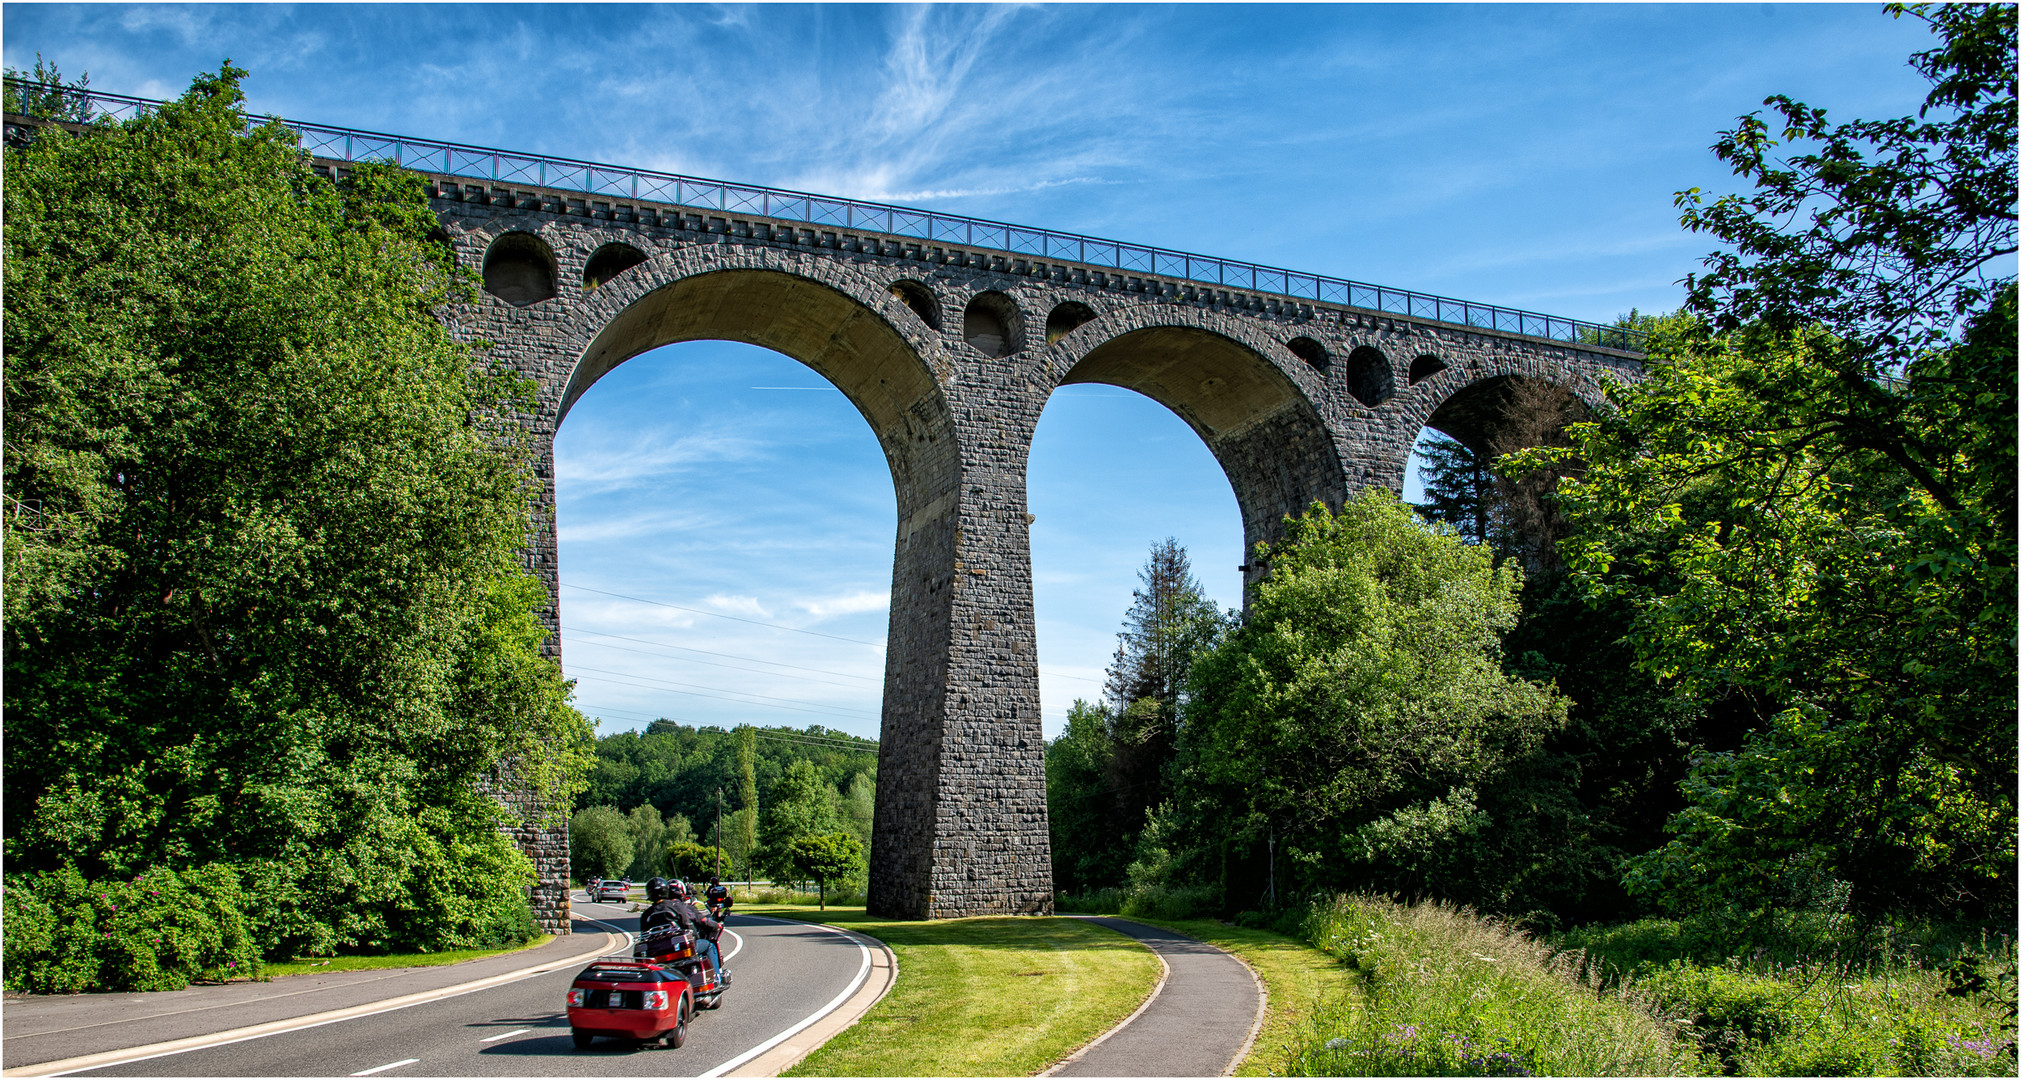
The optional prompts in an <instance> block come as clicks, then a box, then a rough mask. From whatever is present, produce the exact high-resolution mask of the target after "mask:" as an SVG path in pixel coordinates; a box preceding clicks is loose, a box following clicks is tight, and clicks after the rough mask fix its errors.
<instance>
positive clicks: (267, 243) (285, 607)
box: [4, 65, 588, 952]
mask: <svg viewBox="0 0 2021 1080" xmlns="http://www.w3.org/2000/svg"><path fill="white" fill-rule="evenodd" d="M244 74H245V73H244V72H243V71H240V70H238V69H236V68H232V67H230V66H229V65H226V66H225V67H223V68H221V69H220V70H219V71H218V72H217V73H216V74H212V75H204V76H201V77H199V78H197V79H196V80H195V82H194V83H193V85H192V87H191V89H190V91H189V92H188V93H187V94H186V95H184V96H183V98H182V99H181V100H179V101H177V102H174V103H171V104H169V105H167V106H164V107H163V108H162V109H161V110H160V111H159V112H157V113H154V114H152V115H148V116H144V117H140V118H137V119H134V120H131V121H127V122H123V123H112V122H109V121H99V122H96V123H94V124H92V125H90V126H87V127H85V128H83V129H82V130H80V131H78V132H76V133H71V132H66V131H64V130H62V129H59V128H54V127H51V128H46V129H44V130H43V131H42V132H41V133H39V134H38V136H37V137H36V138H35V139H34V140H33V141H32V143H31V144H30V145H28V146H26V147H25V148H18V149H17V148H11V147H10V148H9V149H8V150H7V151H6V159H7V160H6V165H7V174H8V175H7V184H6V186H5V193H4V195H5V202H6V208H5V212H6V221H7V229H6V231H5V245H6V252H5V261H4V274H5V287H6V299H5V303H6V322H5V328H4V335H5V338H4V340H5V349H6V355H7V365H6V370H5V390H6V397H7V419H8V422H7V425H6V431H5V463H4V469H5V473H4V480H5V494H6V500H5V503H6V505H5V541H6V542H5V570H6V582H5V594H4V595H5V599H4V609H5V622H6V625H5V631H4V640H5V649H6V654H5V666H6V688H7V710H8V717H7V720H8V730H7V733H8V748H7V750H8V752H7V760H6V784H7V792H8V808H9V810H10V813H9V814H8V815H7V820H6V855H7V860H8V873H9V883H10V890H9V891H10V893H11V892H12V891H13V886H14V885H15V884H16V883H17V882H18V881H19V880H21V879H19V878H18V875H21V874H24V873H31V874H32V873H36V872H44V871H55V870H58V869H59V868H61V869H66V870H75V871H76V872H77V873H79V874H81V875H83V876H84V877H86V878H90V879H98V878H104V877H118V878H125V877H131V876H132V875H134V874H136V873H141V872H143V871H145V870H147V869H148V868H150V867H153V866H157V865H166V866H170V867H176V868H183V867H199V866H204V865H209V864H218V863H221V864H227V865H229V866H231V867H233V868H234V872H236V873H238V874H239V875H240V877H241V878H242V879H243V880H244V881H245V883H246V890H247V892H248V894H249V895H251V896H254V897H256V898H257V902H256V903H255V904H254V905H253V908H252V912H251V914H252V917H253V919H254V930H255V934H256V937H257V939H258V940H259V941H260V942H261V947H262V950H263V951H268V952H274V951H285V950H299V949H327V948H332V947H336V946H340V945H358V946H392V945H395V944H403V945H407V946H410V947H413V946H419V947H441V946H446V945H450V944H454V943H457V942H460V941H469V940H475V939H476V938H479V937H483V936H486V935H487V934H488V933H489V931H486V930H483V929H482V928H481V927H479V926H478V923H482V922H484V921H485V920H494V921H495V920H496V919H510V918H514V917H515V916H512V915H511V914H510V912H511V909H513V908H515V907H516V908H517V910H518V912H519V915H518V916H516V917H517V918H520V919H523V918H524V912H525V903H524V894H523V891H522V890H523V887H524V885H525V884H527V882H528V875H529V873H530V868H529V867H528V865H527V863H526V861H525V859H524V858H523V857H522V856H521V855H519V853H518V852H517V851H516V850H515V849H514V848H513V847H512V845H511V844H510V842H509V841H508V840H507V839H506V838H505V837H504V836H502V835H501V833H500V831H499V827H500V825H501V824H503V823H505V821H506V820H507V811H506V809H505V808H504V807H502V806H501V805H500V804H499V803H498V802H496V801H495V800H493V799H492V798H490V797H487V796H485V795H483V794H480V792H479V785H480V784H491V785H493V786H494V787H495V788H497V789H503V790H515V789H516V790H524V791H527V792H528V793H529V794H530V797H531V801H530V803H529V804H528V805H527V806H526V807H522V808H521V809H522V811H523V812H526V813H533V812H536V811H537V808H538V807H542V806H545V807H549V808H553V809H555V810H557V811H559V810H563V809H565V808H566V806H567V804H568V803H569V801H570V800H571V799H572V797H573V794H574V787H575V785H576V783H577V779H576V778H577V777H578V776H579V774H580V770H581V768H582V765H583V759H584V755H585V752H586V743H587V740H588V727H587V725H586V723H585V722H584V721H583V720H582V718H581V717H580V715H579V714H577V713H576V712H575V710H574V709H572V708H571V707H570V706H569V705H568V703H567V702H568V696H569V689H568V687H567V685H566V684H565V683H563V682H562V680H561V678H560V675H559V672H558V671H557V670H556V668H555V666H554V664H552V663H551V662H549V661H548V660H546V659H545V658H543V656H542V655H541V645H542V643H543V641H544V639H545V637H546V632H545V630H544V629H543V628H542V626H541V624H540V622H539V621H538V620H537V619H536V618H535V614H534V613H535V611H536V610H537V608H538V607H539V606H541V605H542V604H544V603H545V591H544V590H543V589H542V588H541V587H540V586H539V585H538V584H537V583H536V582H534V581H533V580H532V579H531V578H529V577H528V576H527V575H526V574H525V573H524V572H523V571H522V570H521V567H520V563H519V554H518V553H519V548H520V546H521V543H522V541H523V536H524V530H525V521H526V515H527V512H528V510H529V508H530V505H531V503H530V492H531V487H530V470H529V469H528V462H529V457H528V450H527V448H526V447H524V446H521V445H518V444H516V443H515V442H513V441H512V440H511V439H510V438H509V434H510V432H511V431H512V430H514V429H513V428H511V426H510V425H492V424H488V423H486V422H485V420H484V418H485V417H502V416H507V415H510V414H511V413H512V412H513V411H514V410H515V409H519V408H523V407H524V404H525V400H526V387H525V385H524V384H523V382H521V381H519V380H517V379H514V378H510V377H507V376H503V375H497V374H487V373H485V372H484V371H483V370H482V368H481V365H477V364H475V363H474V362H473V357H472V355H471V351H470V349H469V348H468V347H466V346H463V345H460V344H458V343H456V342H454V341H452V340H451V339H450V337H449V335H448V334H447V332H446V330H445V329H444V327H443V325H442V324H441V322H440V321H439V320H438V319H437V317H436V315H435V312H436V311H437V310H438V309H439V308H441V307H442V306H443V305H444V304H445V303H448V302H450V301H452V300H455V299H457V298H459V297H462V296H466V295H468V286H467V284H466V283H465V282H464V281H463V280H462V278H461V277H460V276H459V274H458V272H457V271H456V269H455V267H454V263H453V260H452V259H451V258H450V257H449V253H448V251H447V249H446V248H444V247H442V246H440V245H438V244H436V243H434V242H432V241H431V240H430V239H429V235H428V230H429V229H431V228H432V227H433V222H432V219H431V218H430V217H429V216H428V214H427V205H426V200H425V197H424V193H423V191H422V189H421V187H420V184H419V181H418V179H417V178H415V177H413V176H411V175H410V174H405V173H402V172H400V171H398V170H395V169H392V168H391V167H383V166H373V165H363V166H360V167H358V168H357V169H356V170H355V172H354V174H353V176H352V178H351V179H350V180H349V181H347V182H346V183H345V184H344V185H342V186H341V187H340V186H337V185H333V184H331V183H330V182H328V181H327V180H324V179H321V178H319V177H317V176H316V175H314V174H313V173H312V172H311V171H310V170H309V168H308V162H307V160H306V159H305V157H304V156H303V155H302V153H301V152H300V150H299V149H298V148H297V146H296V144H295V140H294V137H293V136H292V134H291V133H290V132H288V131H287V130H286V129H285V128H283V127H281V126H279V125H277V124H266V125H257V124H252V125H249V123H248V118H247V116H246V115H245V112H244V109H243V95H242V94H241V93H240V90H239V81H240V79H241V78H243V77H244ZM472 890H474V891H472ZM452 894H453V895H456V896H457V897H458V898H459V899H458V902H455V903H451V904H447V905H445V904H443V903H442V900H443V898H444V897H445V896H449V895H452ZM472 920H475V921H472Z"/></svg>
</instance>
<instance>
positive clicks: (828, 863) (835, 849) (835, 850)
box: [786, 832, 863, 911]
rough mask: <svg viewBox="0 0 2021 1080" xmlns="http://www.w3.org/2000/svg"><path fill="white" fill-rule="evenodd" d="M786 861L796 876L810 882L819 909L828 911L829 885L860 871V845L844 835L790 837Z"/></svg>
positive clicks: (814, 834)
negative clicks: (791, 840)
mask: <svg viewBox="0 0 2021 1080" xmlns="http://www.w3.org/2000/svg"><path fill="white" fill-rule="evenodd" d="M786 861H787V863H788V865H790V866H791V867H792V870H793V872H794V873H795V874H797V875H799V876H800V877H802V878H809V879H812V880H813V882H814V887H815V889H816V890H817V891H818V897H819V902H820V905H821V910H823V911H826V910H828V883H829V882H831V881H841V880H844V879H846V878H852V877H855V876H856V875H858V874H861V873H862V872H863V845H862V844H861V843H859V842H858V841H857V839H856V838H855V837H854V836H851V835H849V834H848V833H846V832H831V833H808V834H804V835H801V836H796V837H794V838H793V842H792V844H791V845H790V846H789V847H788V848H787V849H786Z"/></svg>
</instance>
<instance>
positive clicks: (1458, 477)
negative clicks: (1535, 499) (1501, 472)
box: [1417, 431, 1508, 549]
mask: <svg viewBox="0 0 2021 1080" xmlns="http://www.w3.org/2000/svg"><path fill="white" fill-rule="evenodd" d="M1430 434H1431V436H1432V437H1431V438H1430V439H1429V440H1427V441H1426V442H1425V443H1424V450H1423V453H1424V463H1423V464H1422V465H1420V466H1419V467H1418V481H1419V482H1420V483H1422V484H1423V485H1424V490H1425V501H1424V502H1423V503H1420V504H1418V507H1417V509H1418V512H1419V513H1421V514H1423V515H1424V516H1425V517H1427V518H1430V519H1431V520H1433V521H1443V522H1445V523H1446V524H1448V525H1451V526H1452V527H1453V531H1454V532H1456V533H1458V534H1459V535H1460V537H1461V538H1462V539H1464V540H1466V541H1467V542H1468V543H1470V544H1484V545H1487V546H1489V547H1493V548H1497V549H1500V548H1504V547H1507V546H1508V541H1507V537H1506V533H1507V525H1506V523H1505V517H1506V515H1505V514H1504V512H1503V506H1502V501H1501V500H1500V499H1498V498H1497V497H1496V492H1495V474H1494V472H1493V470H1492V468H1491V466H1492V465H1493V461H1492V460H1491V459H1490V458H1489V456H1488V455H1487V454H1485V453H1478V452H1476V451H1475V450H1474V449H1473V448H1472V447H1470V446H1468V445H1467V444H1466V443H1463V442H1461V441H1459V440H1458V439H1455V438H1453V437H1451V436H1449V435H1446V434H1443V433H1441V432H1436V431H1434V432H1431V433H1430Z"/></svg>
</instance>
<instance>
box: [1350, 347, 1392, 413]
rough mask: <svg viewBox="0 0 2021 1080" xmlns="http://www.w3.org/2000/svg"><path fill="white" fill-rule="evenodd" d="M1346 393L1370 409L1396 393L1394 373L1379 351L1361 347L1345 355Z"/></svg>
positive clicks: (1385, 357) (1387, 358)
mask: <svg viewBox="0 0 2021 1080" xmlns="http://www.w3.org/2000/svg"><path fill="white" fill-rule="evenodd" d="M1347 392H1348V393H1350V394H1353V395H1354V399H1355V400H1356V401H1359V402H1361V403H1362V404H1363V405H1366V406H1368V407H1369V408H1371V409H1373V408H1375V407H1376V406H1377V405H1380V404H1382V403H1383V402H1385V401H1388V400H1389V399H1390V397H1391V396H1392V395H1394V394H1395V393H1396V372H1395V371H1394V370H1392V369H1391V368H1390V366H1389V357H1387V356H1384V355H1383V354H1382V350H1381V349H1378V348H1376V347H1375V346H1373V345H1363V346H1361V347H1359V348H1357V349H1355V350H1354V351H1353V352H1351V353H1348V354H1347Z"/></svg>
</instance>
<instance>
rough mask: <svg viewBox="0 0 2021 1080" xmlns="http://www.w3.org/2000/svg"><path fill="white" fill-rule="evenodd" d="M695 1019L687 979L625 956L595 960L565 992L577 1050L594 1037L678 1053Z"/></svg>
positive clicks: (571, 1036)
mask: <svg viewBox="0 0 2021 1080" xmlns="http://www.w3.org/2000/svg"><path fill="white" fill-rule="evenodd" d="M694 1014H695V999H694V994H693V991H692V990H691V989H690V988H689V986H688V980H686V979H684V978H682V977H681V976H680V974H679V973H677V972H673V971H669V970H667V969H665V968H663V967H661V966H660V965H658V964H653V963H649V962H645V961H640V960H634V959H632V958H630V957H615V956H610V957H605V958H603V959H601V960H598V961H596V962H595V963H593V964H591V965H590V966H588V967H586V968H584V969H583V971H582V974H580V975H577V976H576V977H575V982H574V983H572V984H571V985H570V986H569V990H568V1033H569V1036H570V1038H572V1039H573V1040H574V1041H575V1045H576V1049H578V1050H580V1049H582V1048H584V1047H586V1046H588V1045H589V1044H590V1043H591V1041H593V1040H594V1039H595V1038H596V1037H597V1036H599V1035H602V1036H604V1037H606V1038H612V1039H631V1040H634V1041H636V1042H640V1043H654V1044H657V1045H660V1046H672V1047H676V1048H678V1047H679V1046H680V1045H681V1044H682V1043H685V1042H687V1041H688V1018H689V1017H691V1016H693V1015H694Z"/></svg>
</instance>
